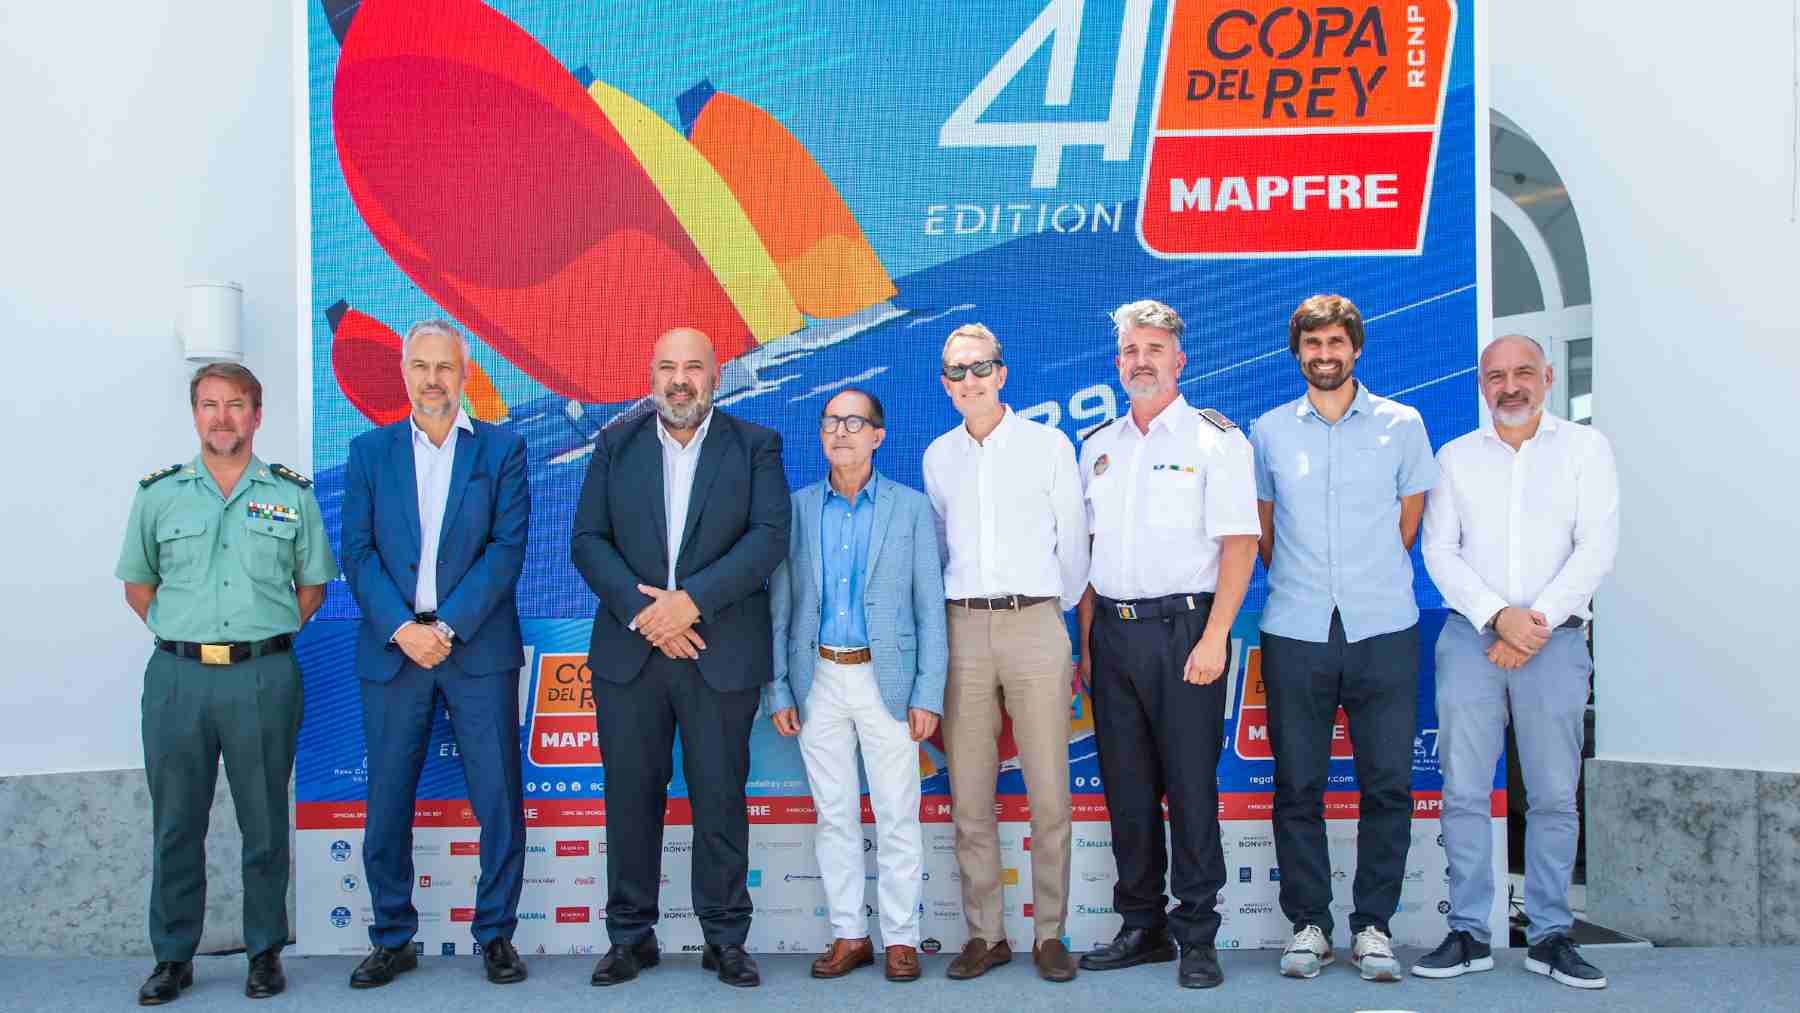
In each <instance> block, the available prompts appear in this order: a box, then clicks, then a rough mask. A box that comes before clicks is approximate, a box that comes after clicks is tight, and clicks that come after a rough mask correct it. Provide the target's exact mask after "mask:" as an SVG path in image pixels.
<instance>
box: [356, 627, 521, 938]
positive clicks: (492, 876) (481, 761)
mask: <svg viewBox="0 0 1800 1013" xmlns="http://www.w3.org/2000/svg"><path fill="white" fill-rule="evenodd" d="M439 700H442V701H443V706H445V707H446V708H447V709H448V710H449V712H450V729H451V731H452V732H453V733H454V734H455V736H456V751H457V753H458V754H460V755H461V757H462V767H463V779H464V780H466V781H467V782H468V784H469V805H470V807H471V808H472V809H474V810H475V818H476V820H477V821H478V822H480V824H481V879H480V880H479V881H478V882H477V884H476V887H475V921H474V924H473V925H471V926H470V931H471V932H472V933H473V934H474V936H475V941H476V942H478V943H480V944H482V945H483V946H485V945H487V944H488V943H491V942H493V941H494V940H495V939H498V938H502V937H504V938H506V939H511V938H512V935H513V929H514V928H515V927H517V926H518V924H519V916H518V913H519V892H520V890H521V889H522V888H523V887H524V884H525V878H524V876H525V790H524V786H523V785H522V783H521V781H520V773H519V673H518V671H517V670H516V669H509V670H507V671H504V672H494V673H491V674H488V675H468V674H466V673H463V672H459V671H457V670H456V669H454V668H452V667H450V666H448V665H439V666H437V667H436V668H433V669H429V670H427V669H423V668H420V667H419V666H417V665H415V664H413V663H412V662H411V661H407V662H406V663H405V664H404V665H402V666H400V673H399V674H398V675H396V676H394V680H393V681H392V682H368V681H366V680H365V681H363V682H362V702H363V735H364V740H365V742H366V743H367V748H368V755H369V759H368V763H369V819H368V825H367V828H366V829H365V831H364V833H363V870H364V872H365V873H366V874H367V876H368V880H369V900H370V902H371V904H372V905H373V907H374V916H375V921H374V924H372V925H370V926H369V941H370V942H372V943H374V944H376V945H378V946H387V947H394V946H402V945H404V944H406V943H408V942H410V941H411V940H412V937H413V934H414V933H415V932H417V931H418V929H419V912H418V909H417V908H415V907H413V902H412V891H413V857H412V826H413V803H414V801H415V799H416V797H417V795H418V790H419V774H420V773H421V772H422V771H423V770H424V768H425V750H426V748H427V747H428V746H429V745H430V744H431V743H430V740H431V719H432V717H433V715H435V714H436V713H437V708H438V706H439V704H438V701H439Z"/></svg>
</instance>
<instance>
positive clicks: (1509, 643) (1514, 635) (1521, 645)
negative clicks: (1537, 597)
mask: <svg viewBox="0 0 1800 1013" xmlns="http://www.w3.org/2000/svg"><path fill="white" fill-rule="evenodd" d="M1494 632H1495V633H1497V634H1499V637H1498V639H1496V640H1495V641H1494V645H1493V646H1492V647H1489V648H1488V652H1487V657H1488V660H1489V661H1491V662H1493V663H1494V664H1495V665H1498V666H1499V667H1501V668H1504V669H1506V670H1507V671H1512V670H1513V669H1516V668H1518V667H1519V666H1520V665H1523V664H1525V663H1526V662H1527V661H1530V660H1531V659H1532V657H1533V656H1534V655H1536V654H1537V652H1538V651H1540V650H1542V649H1543V647H1544V645H1545V644H1547V643H1549V642H1550V620H1549V619H1547V618H1546V617H1545V616H1544V614H1543V613H1542V612H1539V611H1537V610H1536V609H1522V608H1512V607H1507V608H1503V609H1501V610H1500V611H1499V612H1498V613H1497V614H1496V615H1495V616H1494Z"/></svg>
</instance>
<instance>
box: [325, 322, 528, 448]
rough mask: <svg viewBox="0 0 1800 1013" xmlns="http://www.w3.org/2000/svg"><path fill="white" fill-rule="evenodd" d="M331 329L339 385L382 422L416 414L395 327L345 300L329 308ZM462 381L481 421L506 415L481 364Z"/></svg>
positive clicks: (470, 406) (470, 363)
mask: <svg viewBox="0 0 1800 1013" xmlns="http://www.w3.org/2000/svg"><path fill="white" fill-rule="evenodd" d="M325 323H326V325H327V326H329V327H330V328H331V370H332V372H333V373H334V374H335V375H336V376H337V382H338V389H340V390H342V391H343V392H344V396H345V397H346V398H348V399H349V401H350V403H351V404H352V405H353V406H355V408H356V410H357V411H359V412H361V413H362V415H363V417H364V418H366V419H368V420H369V421H370V422H373V423H375V424H376V425H378V426H385V425H387V424H389V423H390V422H398V421H400V420H401V419H403V418H405V417H406V416H407V415H409V414H410V413H411V412H412V402H411V401H410V400H408V398H407V395H406V381H405V380H404V379H402V378H401V362H400V350H401V344H402V343H403V342H402V339H401V337H400V335H399V334H397V333H395V331H394V329H393V328H391V327H389V326H388V325H386V324H384V323H382V322H381V321H380V320H377V319H376V318H374V317H372V316H370V315H369V314H367V313H364V312H362V311H360V310H355V309H351V308H350V304H349V303H348V302H346V301H344V300H342V299H339V300H338V301H337V302H335V303H332V304H331V307H330V308H329V309H327V310H326V311H325ZM467 366H468V373H467V375H466V376H465V377H464V379H463V407H464V408H465V409H466V410H467V411H468V413H469V414H470V415H471V416H473V417H475V418H478V419H480V420H482V421H483V422H499V421H501V420H503V419H505V418H506V417H507V407H506V401H505V399H504V398H502V397H501V396H500V391H499V390H497V389H496V388H495V387H494V381H493V380H492V379H490V378H489V377H488V374H487V371H486V370H484V369H482V368H481V363H479V362H476V361H475V360H474V359H470V360H469V361H468V363H467Z"/></svg>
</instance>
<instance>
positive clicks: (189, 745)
mask: <svg viewBox="0 0 1800 1013" xmlns="http://www.w3.org/2000/svg"><path fill="white" fill-rule="evenodd" d="M143 712H144V774H145V776H146V778H147V779H148V780H149V783H150V805H151V822H152V824H153V826H154V828H155V830H154V832H155V843H154V863H153V866H152V871H151V879H150V945H151V948H152V949H153V950H154V951H155V954H156V959H157V960H190V959H192V958H193V956H194V950H195V949H196V948H197V947H198V946H199V945H200V930H201V927H202V925H203V923H204V921H205V917H206V826H207V821H208V818H209V817H210V815H211V813H212V803H213V789H214V787H215V786H216V785H217V783H218V779H219V758H220V757H221V756H223V757H224V759H225V778H226V780H227V781H228V782H229V783H230V785H231V798H232V801H233V803H235V805H236V807H237V821H238V830H239V832H240V833H242V835H243V838H244V948H245V950H246V951H247V952H249V953H251V954H257V953H261V952H263V951H264V950H267V949H269V948H271V947H279V946H282V945H284V944H285V943H286V942H287V936H288V924H287V888H288V850H289V849H288V824H289V819H288V778H289V776H290V775H291V774H292V772H293V769H294V743H295V739H296V738H297V737H298V735H299V732H300V712H301V688H300V666H299V664H298V663H297V662H295V660H294V655H293V653H292V652H290V651H283V652H281V653H279V654H268V655H264V656H262V657H260V658H251V659H248V660H246V661H241V662H238V663H237V664H235V665H206V664H202V663H201V662H200V661H199V660H197V659H191V658H178V657H176V656H175V655H173V654H169V653H167V652H165V651H160V650H158V651H153V652H151V655H150V663H149V665H148V666H146V667H145V669H144V700H143Z"/></svg>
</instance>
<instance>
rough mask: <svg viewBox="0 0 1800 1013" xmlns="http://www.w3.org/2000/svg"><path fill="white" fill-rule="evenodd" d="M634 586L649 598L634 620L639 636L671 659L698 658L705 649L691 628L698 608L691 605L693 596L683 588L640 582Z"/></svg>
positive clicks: (695, 619)
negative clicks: (675, 588)
mask: <svg viewBox="0 0 1800 1013" xmlns="http://www.w3.org/2000/svg"><path fill="white" fill-rule="evenodd" d="M637 589H638V591H639V593H641V594H647V595H649V596H650V599H651V601H650V604H648V605H646V606H644V607H643V609H642V610H641V611H639V612H638V614H637V618H636V619H634V620H633V623H634V625H635V626H636V628H637V631H638V635H639V636H642V637H643V638H644V639H645V640H648V641H650V643H651V644H653V645H655V647H656V649H657V650H659V651H661V652H663V654H665V655H667V656H669V657H671V658H687V659H689V660H692V659H696V658H698V657H700V652H701V651H704V650H706V641H704V640H702V639H700V634H699V632H698V631H697V630H695V629H694V624H695V623H697V622H699V621H700V607H699V606H698V605H695V604H694V599H692V598H690V597H688V593H687V592H686V591H671V590H669V589H667V588H662V587H652V586H651V585H649V584H639V585H638V586H637Z"/></svg>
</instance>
